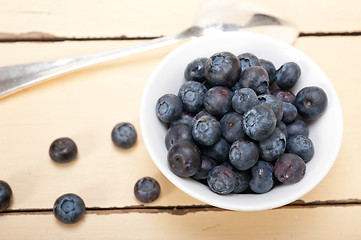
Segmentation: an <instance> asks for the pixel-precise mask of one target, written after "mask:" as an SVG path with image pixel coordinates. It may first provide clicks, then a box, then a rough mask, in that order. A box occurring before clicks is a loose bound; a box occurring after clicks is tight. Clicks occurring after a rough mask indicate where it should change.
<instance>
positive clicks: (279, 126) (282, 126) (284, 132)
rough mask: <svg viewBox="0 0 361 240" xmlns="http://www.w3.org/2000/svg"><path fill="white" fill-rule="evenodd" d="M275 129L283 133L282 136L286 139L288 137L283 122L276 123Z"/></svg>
mask: <svg viewBox="0 0 361 240" xmlns="http://www.w3.org/2000/svg"><path fill="white" fill-rule="evenodd" d="M276 128H279V130H281V131H282V132H283V134H284V135H285V136H286V138H287V137H288V133H287V125H286V124H285V123H284V122H282V121H279V122H277V124H276Z"/></svg>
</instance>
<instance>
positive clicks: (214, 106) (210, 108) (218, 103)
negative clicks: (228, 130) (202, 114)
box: [203, 86, 233, 117]
mask: <svg viewBox="0 0 361 240" xmlns="http://www.w3.org/2000/svg"><path fill="white" fill-rule="evenodd" d="M232 97H233V92H232V91H231V90H229V89H228V88H225V87H220V86H217V87H212V88H211V89H209V90H208V91H207V92H206V94H205V96H204V102H203V104H204V107H205V108H206V110H207V112H209V113H210V114H211V115H213V116H216V117H221V116H223V115H224V114H226V113H227V112H229V111H231V110H232Z"/></svg>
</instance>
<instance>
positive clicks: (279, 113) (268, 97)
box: [258, 94, 283, 121]
mask: <svg viewBox="0 0 361 240" xmlns="http://www.w3.org/2000/svg"><path fill="white" fill-rule="evenodd" d="M258 101H259V104H261V105H264V106H267V107H269V108H271V109H272V111H273V112H274V114H275V115H276V119H277V121H281V119H282V117H283V108H282V102H281V101H280V100H278V99H277V98H276V97H275V96H273V95H272V94H262V95H259V96H258Z"/></svg>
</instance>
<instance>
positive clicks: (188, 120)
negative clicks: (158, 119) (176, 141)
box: [169, 112, 194, 128]
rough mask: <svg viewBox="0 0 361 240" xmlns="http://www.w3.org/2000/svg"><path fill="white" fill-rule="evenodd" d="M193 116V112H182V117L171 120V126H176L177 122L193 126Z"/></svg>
mask: <svg viewBox="0 0 361 240" xmlns="http://www.w3.org/2000/svg"><path fill="white" fill-rule="evenodd" d="M193 118H194V115H193V114H192V113H188V112H182V113H181V115H180V117H179V118H178V119H177V120H174V121H171V122H170V125H169V126H170V127H174V126H175V125H177V124H185V125H187V126H188V127H191V128H192V127H193Z"/></svg>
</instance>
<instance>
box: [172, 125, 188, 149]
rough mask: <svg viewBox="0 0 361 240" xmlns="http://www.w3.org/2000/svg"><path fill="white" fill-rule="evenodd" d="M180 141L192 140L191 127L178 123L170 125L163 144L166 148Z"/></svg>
mask: <svg viewBox="0 0 361 240" xmlns="http://www.w3.org/2000/svg"><path fill="white" fill-rule="evenodd" d="M181 141H190V142H192V141H193V137H192V128H190V127H188V126H187V125H185V124H178V125H175V126H173V127H170V128H169V129H168V130H167V133H166V135H165V146H166V148H167V150H169V148H171V147H172V146H173V145H174V144H176V143H177V142H181Z"/></svg>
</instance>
